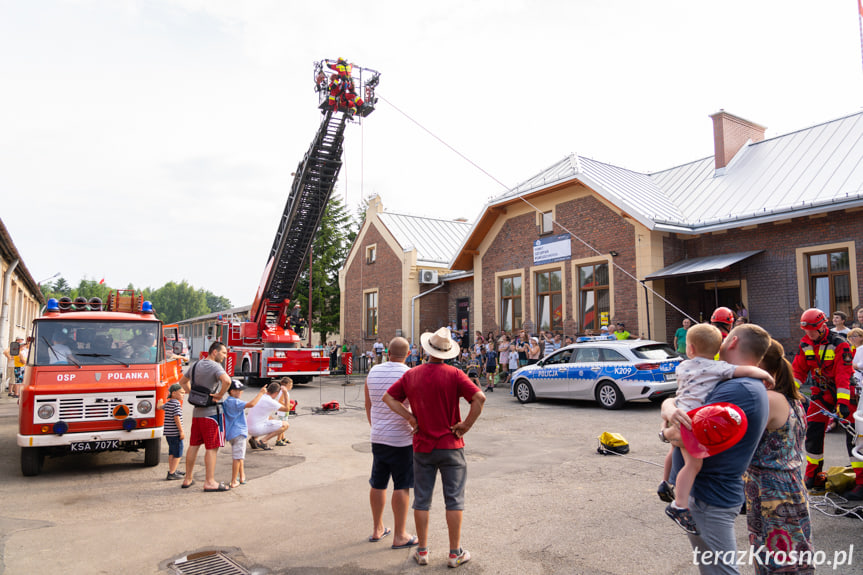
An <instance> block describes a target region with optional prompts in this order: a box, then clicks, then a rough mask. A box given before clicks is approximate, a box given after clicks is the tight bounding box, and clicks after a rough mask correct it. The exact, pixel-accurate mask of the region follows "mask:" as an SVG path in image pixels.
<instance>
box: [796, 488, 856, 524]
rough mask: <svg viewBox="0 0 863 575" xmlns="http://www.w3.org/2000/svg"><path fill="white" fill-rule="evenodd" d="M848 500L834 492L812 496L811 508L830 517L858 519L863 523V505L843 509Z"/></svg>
mask: <svg viewBox="0 0 863 575" xmlns="http://www.w3.org/2000/svg"><path fill="white" fill-rule="evenodd" d="M847 503H848V500H847V499H845V498H844V497H842V496H841V495H837V494H836V493H833V492H832V491H827V492H825V493H824V495H810V496H809V508H810V509H814V510H816V511H818V512H820V513H823V514H824V515H827V516H828V517H848V516H852V517H856V518H857V519H860V520H861V521H863V505H855V506H854V507H843V505H844V504H847Z"/></svg>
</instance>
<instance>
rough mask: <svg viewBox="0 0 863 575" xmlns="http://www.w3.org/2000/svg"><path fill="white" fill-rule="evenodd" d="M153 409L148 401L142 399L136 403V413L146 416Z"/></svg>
mask: <svg viewBox="0 0 863 575" xmlns="http://www.w3.org/2000/svg"><path fill="white" fill-rule="evenodd" d="M152 409H153V403H152V402H151V401H150V400H149V399H142V400H141V401H139V402H138V413H141V414H146V413H150V411H151V410H152Z"/></svg>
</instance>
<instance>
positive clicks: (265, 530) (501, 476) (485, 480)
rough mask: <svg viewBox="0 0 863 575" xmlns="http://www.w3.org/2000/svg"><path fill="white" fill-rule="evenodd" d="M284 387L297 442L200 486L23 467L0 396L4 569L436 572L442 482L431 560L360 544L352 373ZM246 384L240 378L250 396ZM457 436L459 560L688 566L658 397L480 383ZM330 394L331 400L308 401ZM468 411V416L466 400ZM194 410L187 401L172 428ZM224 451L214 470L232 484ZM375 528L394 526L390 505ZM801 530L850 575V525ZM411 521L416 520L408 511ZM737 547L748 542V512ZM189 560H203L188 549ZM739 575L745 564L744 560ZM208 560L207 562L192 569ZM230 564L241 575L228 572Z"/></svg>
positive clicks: (495, 565)
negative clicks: (477, 408)
mask: <svg viewBox="0 0 863 575" xmlns="http://www.w3.org/2000/svg"><path fill="white" fill-rule="evenodd" d="M344 381H345V380H344V378H336V377H330V378H321V379H319V380H315V381H314V382H313V383H312V384H309V385H302V386H296V387H295V388H294V390H293V391H292V393H291V396H292V398H293V399H297V400H298V401H299V409H298V414H297V415H296V416H293V417H292V418H291V419H290V422H291V428H290V430H289V432H288V437H289V438H290V439H291V441H292V443H291V444H290V445H288V446H285V447H276V448H273V450H272V451H267V452H261V451H252V450H248V451H247V456H246V473H247V476H248V480H249V481H248V483H247V484H246V485H243V486H241V487H240V488H237V489H235V490H232V491H230V492H226V493H204V492H203V491H202V490H201V484H202V483H203V458H202V456H201V457H199V461H198V471H197V472H196V474H197V478H198V481H197V485H196V486H194V487H193V488H191V489H180V487H179V483H180V482H178V481H165V473H166V465H167V463H166V461H167V445H166V444H165V443H164V442H163V444H162V449H163V456H162V458H163V463H162V464H160V466H158V467H150V468H148V467H144V466H143V459H144V455H143V452H141V453H137V454H135V453H132V454H130V453H104V454H96V455H86V456H74V457H65V458H59V459H48V460H47V461H46V464H45V467H44V470H43V472H42V474H41V475H39V476H37V477H23V476H22V475H21V473H20V468H19V451H18V447H17V446H16V444H15V433H16V425H17V409H16V407H15V405H14V403H13V401H14V400H12V399H11V398H7V397H5V395H4V396H3V397H2V398H0V482H2V485H3V488H2V491H0V497H2V500H3V503H2V511H0V551H2V555H0V573H8V574H16V575H17V574H31V573H37V572H40V573H45V572H49V573H50V572H54V573H64V574H69V575H75V574H87V575H89V574H94V573H111V574H115V573H121V574H122V573H130V574H150V573H152V574H160V573H175V572H177V571H175V570H174V569H172V568H171V564H172V563H174V562H176V561H178V560H180V561H181V560H182V559H183V558H189V557H191V558H192V559H195V556H194V555H193V554H195V553H207V552H214V551H221V552H222V554H223V556H224V557H226V558H227V559H228V560H231V561H234V562H235V564H236V565H237V566H239V568H240V569H241V570H245V572H249V573H258V574H265V573H272V574H301V573H302V574H307V573H324V574H342V573H344V574H373V573H374V574H376V573H414V572H423V573H435V572H441V571H448V570H447V568H446V554H447V547H448V545H447V536H446V524H445V521H444V507H443V497H442V493H441V491H440V487H439V486H438V490H437V492H436V494H435V498H434V501H433V503H432V510H431V525H430V527H431V530H430V548H431V563H430V565H429V566H427V567H420V566H417V565H416V564H415V563H414V561H413V560H412V558H411V553H412V551H411V550H392V549H390V545H391V541H389V540H386V539H385V540H383V541H381V542H377V543H370V542H368V540H367V539H368V536H369V534H370V533H371V529H372V525H371V515H370V512H369V503H368V489H369V486H368V475H369V470H370V466H371V448H370V444H369V441H368V423H367V421H366V416H365V411H364V409H363V393H362V382H363V379H362V377H361V376H354V377H353V380H352V383H351V384H350V385H343V384H344ZM255 392H256V390H254V389H251V390H246V391H245V392H244V394H245V396H246V397H248V398H251V397H252V396H253V395H254V393H255ZM488 395H489V398H488V401H487V402H486V407H485V411H484V412H483V414H482V416H481V417H480V419H479V421H478V422H477V424H476V425H475V426H474V428H473V429H472V430H471V431H470V432H469V433H468V434H467V435H466V436H465V440H466V443H467V447H466V450H465V452H466V457H467V460H468V486H467V502H466V510H465V514H464V525H463V537H462V543H463V546H464V547H465V548H467V549H469V550H470V552H471V554H472V556H473V559H472V560H471V561H470V562H469V563H467V564H465V565H463V566H461V567H459V568H458V569H459V571H461V572H465V573H494V574H498V573H513V574H516V573H517V574H545V573H550V574H573V573H574V574H584V575H600V574H620V575H630V574H634V573H637V574H639V575H653V574H656V575H673V574H677V573H696V572H697V570H696V568H695V567H694V566H693V555H692V550H691V548H690V546H689V543H688V540H687V539H686V537H685V535H684V533H683V532H682V531H681V529H680V528H679V527H677V526H676V525H675V524H674V523H673V522H672V521H671V520H669V519H668V518H667V517H666V516H665V514H664V512H663V509H664V505H665V504H663V503H661V502H660V501H659V500H658V499H657V497H656V495H655V489H656V485H657V484H658V483H659V481H660V479H661V473H662V469H661V467H660V466H661V463H662V459H663V456H664V454H665V449H666V446H665V445H664V444H662V443H660V442H659V441H658V439H657V437H656V431H657V429H658V427H659V406H657V405H654V404H650V403H647V402H644V403H632V404H628V405H627V406H626V407H625V408H624V409H623V410H622V411H614V412H612V411H606V410H604V409H602V408H600V407H598V406H596V405H595V404H592V403H587V402H564V401H542V402H537V403H531V404H527V405H521V404H519V403H518V402H517V401H516V400H515V399H514V398H512V397H511V396H510V395H509V394H508V393H507V392H506V391H505V390H498V391H495V392H494V393H491V394H488ZM329 401H338V402H339V403H340V404H341V409H340V410H339V411H337V412H322V411H320V406H321V404H323V403H326V402H329ZM462 412H463V414H466V412H467V405H466V404H465V405H464V408H463V411H462ZM190 417H191V411H190V410H189V406H186V412H185V418H184V421H185V424H186V426H187V428H188V425H189V424H190ZM603 431H613V432H618V433H621V434H623V435H624V436H625V437H626V439H627V440H628V441H629V443H630V447H631V452H630V454H629V456H627V457H619V456H610V455H609V456H602V455H599V454H597V452H596V447H597V436H598V435H599V434H600V433H601V432H603ZM826 459H827V463H828V465H832V464H834V463H835V464H847V461H848V459H847V456H846V455H845V453H844V447H843V445H842V437H841V435H840V434H839V433H838V432H834V433H831V434H830V435H829V436H828V438H827V447H826ZM230 464H231V457H230V450H229V448H226V449H223V450H221V452H220V453H219V458H218V464H217V478H218V479H219V480H222V481H226V482H227V481H228V480H229V479H230ZM385 520H386V524H387V525H388V526H392V521H391V515H390V512H389V510H387V512H386V514H385ZM812 524H813V539H814V542H815V546H816V548H817V549H818V550H821V551H824V553H825V555H824V560H825V561H827V560H830V561H831V562H833V561H834V560H835V558H836V557H839V558H841V555H834V554H835V553H840V554H841V553H843V552H844V553H845V554H846V561H847V555H848V551H849V550H850V546H851V545H854V547H855V548H854V549H853V555H852V556H851V561H852V563H851V565H842V566H838V567H837V569H835V570H834V569H833V567H834V565H833V564H832V563H831V564H830V565H829V566H828V565H826V564H825V565H824V566H822V567H821V569H820V570H819V572H820V571H832V572H835V573H842V574H843V575H853V574H863V521H861V520H859V519H854V518H847V517H836V516H828V515H824V514H822V513H820V512H818V511H816V510H813V513H812ZM409 529H410V530H411V531H412V532H413V518H412V516H411V518H410V519H409ZM736 532H737V536H738V544H739V546H740V547H741V549H745V548H748V543H747V539H746V524H745V518H744V517H742V516H741V517H740V518H738V520H737V523H736ZM200 560H202V559H200ZM741 571H742V573H752V572H753V570H752V569H751V568H750V567H748V566H746V565H744V567H743V568H742V569H741ZM202 572H205V573H206V572H212V571H202ZM240 572H243V571H240Z"/></svg>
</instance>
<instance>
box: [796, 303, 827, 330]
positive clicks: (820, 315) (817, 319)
mask: <svg viewBox="0 0 863 575" xmlns="http://www.w3.org/2000/svg"><path fill="white" fill-rule="evenodd" d="M825 325H827V316H826V315H824V312H823V311H821V310H820V309H818V308H815V307H811V308H809V309H807V310H806V311H804V312H803V315H801V316H800V327H801V328H803V329H813V330H815V329H818V330H820V329H821V328H822V327H824V326H825Z"/></svg>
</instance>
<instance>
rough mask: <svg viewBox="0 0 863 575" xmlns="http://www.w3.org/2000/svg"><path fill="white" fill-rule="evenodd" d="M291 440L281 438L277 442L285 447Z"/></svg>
mask: <svg viewBox="0 0 863 575" xmlns="http://www.w3.org/2000/svg"><path fill="white" fill-rule="evenodd" d="M290 442H291V441H290V440H289V439H280V440H278V441H277V442H276V445H277V446H279V447H283V446H285V445H287V444H289V443H290Z"/></svg>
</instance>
